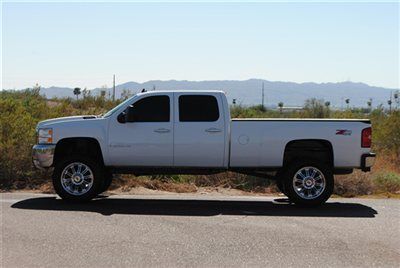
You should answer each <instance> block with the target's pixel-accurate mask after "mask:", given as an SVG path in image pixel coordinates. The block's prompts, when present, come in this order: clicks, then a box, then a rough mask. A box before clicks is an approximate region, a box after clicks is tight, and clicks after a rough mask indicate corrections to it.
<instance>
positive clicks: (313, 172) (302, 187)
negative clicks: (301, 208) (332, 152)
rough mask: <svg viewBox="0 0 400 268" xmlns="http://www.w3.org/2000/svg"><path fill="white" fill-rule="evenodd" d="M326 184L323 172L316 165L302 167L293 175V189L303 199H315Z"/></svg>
mask: <svg viewBox="0 0 400 268" xmlns="http://www.w3.org/2000/svg"><path fill="white" fill-rule="evenodd" d="M325 186H326V180H325V176H324V174H323V173H322V172H321V171H320V170H319V169H318V168H316V167H302V168H301V169H299V170H298V171H297V172H296V174H295V175H294V177H293V189H294V191H295V193H296V194H297V195H298V196H300V197H301V198H303V199H315V198H317V197H318V196H320V195H321V194H322V193H323V192H324V190H325Z"/></svg>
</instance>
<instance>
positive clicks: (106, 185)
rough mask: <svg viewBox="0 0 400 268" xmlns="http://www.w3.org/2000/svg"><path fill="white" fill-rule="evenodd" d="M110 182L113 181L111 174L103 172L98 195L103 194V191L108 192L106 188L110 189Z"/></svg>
mask: <svg viewBox="0 0 400 268" xmlns="http://www.w3.org/2000/svg"><path fill="white" fill-rule="evenodd" d="M112 180H113V175H112V173H111V172H109V171H105V173H104V178H103V185H102V186H101V190H100V192H99V194H101V193H104V192H105V191H107V190H108V188H110V186H111V183H112Z"/></svg>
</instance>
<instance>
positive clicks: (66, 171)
mask: <svg viewBox="0 0 400 268" xmlns="http://www.w3.org/2000/svg"><path fill="white" fill-rule="evenodd" d="M103 178H104V167H103V166H102V165H100V164H98V163H97V161H95V160H93V159H92V158H90V157H87V156H70V157H66V158H64V159H61V160H60V161H58V162H57V163H56V165H55V167H54V171H53V186H54V190H55V191H56V193H57V194H58V195H59V196H60V197H61V198H62V199H63V200H65V201H70V202H78V203H79V202H87V201H90V200H91V199H93V198H94V197H96V196H97V194H98V193H99V191H100V190H101V189H102V186H103Z"/></svg>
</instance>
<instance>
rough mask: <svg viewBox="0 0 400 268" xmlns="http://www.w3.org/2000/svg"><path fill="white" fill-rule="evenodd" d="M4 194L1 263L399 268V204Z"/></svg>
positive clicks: (178, 196)
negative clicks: (74, 200) (86, 199)
mask: <svg viewBox="0 0 400 268" xmlns="http://www.w3.org/2000/svg"><path fill="white" fill-rule="evenodd" d="M274 199H275V198H266V197H220V196H218V197H215V196H214V197H212V196H208V195H206V196H204V195H193V196H188V195H166V196H122V195H121V196H111V197H108V198H103V199H99V200H95V201H93V202H91V203H89V204H83V205H82V204H81V205H71V204H66V203H64V202H62V201H61V200H59V199H56V198H55V196H53V195H36V194H21V193H10V194H8V193H7V194H2V195H1V199H0V201H1V214H0V215H1V217H2V219H1V224H2V226H1V231H2V233H1V237H2V245H1V246H2V251H1V256H0V257H1V264H2V267H21V266H25V267H28V266H29V267H35V266H36V267H39V266H40V267H55V266H62V267H65V266H70V267H106V266H141V267H143V266H190V267H193V266H202V267H204V266H206V267H210V266H212V267H215V266H224V267H231V266H263V267H265V266H270V267H271V266H273V267H287V266H289V267H294V266H296V267H298V266H300V267H305V266H307V267H310V266H312V267H321V266H330V267H343V266H344V267H350V266H351V267H355V266H358V267H370V266H380V267H399V265H400V200H383V199H381V200H373V199H331V200H330V202H329V203H328V204H326V205H325V206H322V207H320V208H317V209H304V208H298V207H294V206H292V205H289V204H287V203H285V202H284V200H281V199H276V200H275V201H274Z"/></svg>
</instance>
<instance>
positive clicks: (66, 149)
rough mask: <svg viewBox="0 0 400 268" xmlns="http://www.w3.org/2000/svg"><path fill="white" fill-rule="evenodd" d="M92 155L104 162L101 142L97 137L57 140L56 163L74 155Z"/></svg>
mask: <svg viewBox="0 0 400 268" xmlns="http://www.w3.org/2000/svg"><path fill="white" fill-rule="evenodd" d="M73 154H79V155H85V156H90V157H91V158H93V159H96V160H97V161H100V163H101V164H104V161H103V155H102V153H101V148H100V144H99V142H98V141H97V140H96V139H95V138H66V139H62V140H60V141H59V142H57V145H56V149H55V152H54V163H57V161H59V160H60V159H61V158H63V157H65V156H68V155H73Z"/></svg>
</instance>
